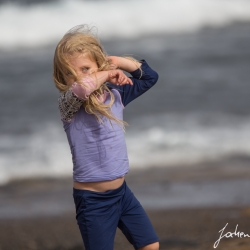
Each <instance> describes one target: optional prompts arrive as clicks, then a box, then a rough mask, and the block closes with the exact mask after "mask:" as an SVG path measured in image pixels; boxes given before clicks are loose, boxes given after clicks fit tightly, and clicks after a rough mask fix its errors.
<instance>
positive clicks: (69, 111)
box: [58, 89, 84, 122]
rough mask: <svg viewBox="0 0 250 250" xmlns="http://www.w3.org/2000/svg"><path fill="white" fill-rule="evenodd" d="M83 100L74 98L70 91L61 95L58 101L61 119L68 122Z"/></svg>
mask: <svg viewBox="0 0 250 250" xmlns="http://www.w3.org/2000/svg"><path fill="white" fill-rule="evenodd" d="M83 102H84V100H83V99H81V98H79V97H78V96H76V95H75V94H74V93H73V91H72V89H69V90H68V91H67V92H65V93H63V94H61V96H60V97H59V99H58V106H59V110H60V114H61V119H62V120H63V121H66V122H70V121H71V120H72V118H73V117H74V115H75V113H76V112H77V111H78V110H79V109H80V107H81V106H82V104H83Z"/></svg>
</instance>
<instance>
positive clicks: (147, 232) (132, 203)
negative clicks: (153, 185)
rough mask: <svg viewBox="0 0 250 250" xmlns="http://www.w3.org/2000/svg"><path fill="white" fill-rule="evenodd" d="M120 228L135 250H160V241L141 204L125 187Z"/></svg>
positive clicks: (121, 205)
mask: <svg viewBox="0 0 250 250" xmlns="http://www.w3.org/2000/svg"><path fill="white" fill-rule="evenodd" d="M120 207H121V217H120V220H119V223H118V227H119V228H120V229H121V231H122V232H123V234H124V235H125V236H126V237H127V239H128V241H129V242H130V243H131V244H132V245H133V246H134V248H135V249H140V250H158V249H159V239H158V237H157V235H156V232H155V230H154V228H153V226H152V224H151V222H150V220H149V218H148V216H147V214H146V212H145V211H144V209H143V207H142V206H141V204H140V202H139V201H138V200H137V199H136V197H135V196H134V194H133V193H132V192H131V190H130V189H129V188H128V186H125V193H124V195H123V198H122V200H121V203H120Z"/></svg>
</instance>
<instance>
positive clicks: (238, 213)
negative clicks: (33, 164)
mask: <svg viewBox="0 0 250 250" xmlns="http://www.w3.org/2000/svg"><path fill="white" fill-rule="evenodd" d="M248 166H249V162H248V160H247V159H246V161H242V160H241V161H240V162H239V161H237V159H228V160H225V161H224V162H214V163H209V164H206V163H204V164H202V166H201V165H197V166H193V167H185V168H184V167H175V168H155V169H154V168H150V169H147V170H144V171H133V170H131V171H130V173H129V174H128V175H127V178H126V181H127V183H128V184H129V185H130V187H131V189H132V190H133V189H134V190H137V191H135V194H136V196H137V197H138V199H140V197H141V195H140V192H141V191H140V187H143V188H144V187H148V188H150V187H151V188H152V189H154V186H155V185H156V184H157V185H159V183H161V185H162V186H163V187H165V190H166V197H167V196H168V189H169V186H171V185H173V184H176V183H187V182H189V183H197V181H199V183H204V182H206V183H207V182H212V183H217V184H216V185H219V184H218V183H223V181H233V180H236V179H237V180H238V181H240V180H241V181H242V182H244V181H248V179H250V169H249V167H248ZM215 181H217V182H215ZM166 183H168V185H166ZM71 185H72V183H71V179H69V178H66V179H37V180H22V181H20V180H19V181H13V182H12V183H10V184H8V185H5V186H2V187H1V188H0V197H1V210H0V216H1V219H0V250H23V249H25V250H80V249H84V247H83V244H82V240H81V237H80V233H79V231H78V228H77V224H76V221H75V215H74V205H73V200H72V197H71V191H72V190H71ZM201 187H202V186H201ZM51 190H53V192H54V197H52V196H51ZM234 190H235V193H231V196H232V197H234V196H235V197H238V201H237V199H236V200H235V202H234V203H232V204H231V205H230V206H224V205H223V204H224V203H223V202H221V203H218V204H217V205H214V204H212V205H211V206H209V205H206V204H205V205H202V203H201V204H200V205H196V206H192V204H191V205H190V206H182V205H178V204H181V203H176V204H175V207H172V208H171V207H167V206H166V207H165V208H164V207H160V208H158V209H157V208H154V209H152V208H150V206H147V205H146V206H145V208H146V211H147V213H148V215H149V217H150V218H151V221H152V223H153V225H154V227H155V229H156V231H157V233H158V235H159V238H160V245H161V248H160V249H162V250H165V249H168V250H169V249H171V250H191V249H195V250H196V249H201V250H206V249H214V248H213V245H214V243H215V242H216V241H217V240H218V239H219V236H220V233H219V230H221V229H223V228H224V227H225V226H226V224H227V223H228V225H227V227H226V229H225V230H224V234H226V233H227V232H232V233H233V232H235V228H236V225H238V228H237V232H244V233H245V234H250V227H249V222H250V203H248V200H245V201H244V203H242V202H241V198H240V196H239V195H240V193H241V191H237V189H234ZM200 192H201V193H202V192H203V191H202V188H201V190H200ZM220 192H224V191H223V190H222V191H220V189H218V191H217V193H220ZM230 192H231V191H230ZM237 192H238V193H237ZM242 192H243V190H242ZM215 194H216V193H215ZM221 195H222V197H221V199H222V200H223V195H224V194H223V193H221ZM50 196H51V197H50ZM166 197H164V196H162V199H164V198H166ZM151 198H153V197H152V196H151V195H150V194H148V199H151ZM207 198H208V199H209V197H207ZM181 199H183V198H181ZM190 199H191V201H192V197H191V194H190ZM52 200H54V204H53V202H52ZM55 203H56V204H57V205H58V206H56V205H55ZM142 203H143V202H142ZM22 204H23V205H22ZM27 204H28V205H29V206H27ZM67 204H68V207H67ZM186 204H188V203H186ZM197 204H198V203H197ZM229 204H230V203H229ZM25 206H27V207H25ZM60 206H62V208H61V210H60V209H59V207H60ZM4 207H5V209H4ZM8 208H9V209H8ZM15 208H16V210H15ZM46 208H47V210H46ZM53 208H54V211H53ZM18 211H19V212H18ZM24 211H26V213H25V212H24ZM249 247H250V238H248V237H242V238H239V237H237V236H234V237H231V238H225V237H224V238H223V239H221V241H220V243H219V245H218V247H217V249H219V250H223V249H225V250H236V249H237V250H247V249H249ZM114 249H117V250H123V249H133V247H132V246H131V245H130V244H129V243H128V242H127V240H126V239H125V237H124V236H123V235H122V234H121V232H120V231H119V229H118V230H117V235H116V238H115V248H114Z"/></svg>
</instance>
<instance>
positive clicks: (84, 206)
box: [73, 188, 122, 250]
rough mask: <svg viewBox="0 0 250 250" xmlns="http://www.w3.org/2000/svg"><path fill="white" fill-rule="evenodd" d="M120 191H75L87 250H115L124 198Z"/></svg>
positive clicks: (77, 209) (77, 214) (79, 224)
mask: <svg viewBox="0 0 250 250" xmlns="http://www.w3.org/2000/svg"><path fill="white" fill-rule="evenodd" d="M119 189H120V188H118V189H116V190H112V191H107V192H93V191H89V190H78V189H73V197H74V201H75V206H76V219H77V223H78V226H79V229H80V232H81V235H82V239H83V242H84V246H85V249H86V250H97V249H98V250H113V249H114V238H115V233H116V228H117V224H118V221H119V217H120V211H119V207H118V205H117V203H119V200H120V199H121V197H122V194H120V192H119Z"/></svg>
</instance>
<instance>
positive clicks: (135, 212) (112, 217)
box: [53, 26, 159, 250]
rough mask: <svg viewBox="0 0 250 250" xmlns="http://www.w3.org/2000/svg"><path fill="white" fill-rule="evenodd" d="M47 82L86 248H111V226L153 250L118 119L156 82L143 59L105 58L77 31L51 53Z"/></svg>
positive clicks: (138, 246)
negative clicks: (55, 95)
mask: <svg viewBox="0 0 250 250" xmlns="http://www.w3.org/2000/svg"><path fill="white" fill-rule="evenodd" d="M123 71H126V72H128V73H130V74H131V76H132V77H127V76H126V75H125V74H124V73H123ZM53 77H54V81H55V85H56V87H57V88H58V89H59V91H60V92H61V93H62V94H61V96H60V98H59V100H58V101H59V109H60V113H61V118H62V122H63V126H64V130H65V132H66V134H67V138H68V142H69V145H70V149H71V154H72V161H73V180H74V187H73V197H74V202H75V207H76V219H77V222H78V225H79V229H80V232H81V235H82V238H83V242H84V245H85V249H87V250H90V249H91V250H101V249H103V250H111V249H113V248H114V238H115V233H116V228H117V227H118V228H119V229H120V230H121V231H122V232H123V234H124V235H125V236H126V237H127V239H128V241H129V242H130V243H131V244H132V245H133V246H134V248H135V249H143V250H157V249H159V243H158V237H157V235H156V233H155V231H154V229H153V227H152V225H151V223H150V221H149V219H148V217H147V215H146V213H145V211H144V210H143V208H142V206H141V204H140V203H139V201H138V200H137V199H136V198H135V196H134V194H133V193H132V192H131V191H130V189H129V188H128V186H127V185H126V182H125V180H124V176H125V175H126V174H127V173H128V170H129V162H128V156H127V149H126V144H125V139H124V125H126V123H125V122H124V121H123V109H124V107H125V106H126V105H127V104H128V103H130V102H131V101H133V100H134V99H135V98H137V97H138V96H140V95H141V94H143V93H144V92H145V91H147V90H148V89H149V88H151V87H152V86H153V85H154V84H155V83H156V81H157V79H158V75H157V73H156V72H155V71H153V70H152V69H151V68H150V67H149V66H148V64H147V63H146V61H144V60H141V61H136V60H135V59H133V58H123V57H116V56H107V54H105V52H104V51H103V48H102V47H101V44H100V43H99V41H98V39H97V38H96V37H95V36H94V35H93V34H91V32H90V31H87V30H86V29H85V26H77V27H75V28H73V29H71V30H70V31H69V32H67V33H66V34H65V35H64V37H63V38H62V39H61V41H60V42H59V43H58V45H57V47H56V50H55V56H54V75H53Z"/></svg>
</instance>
